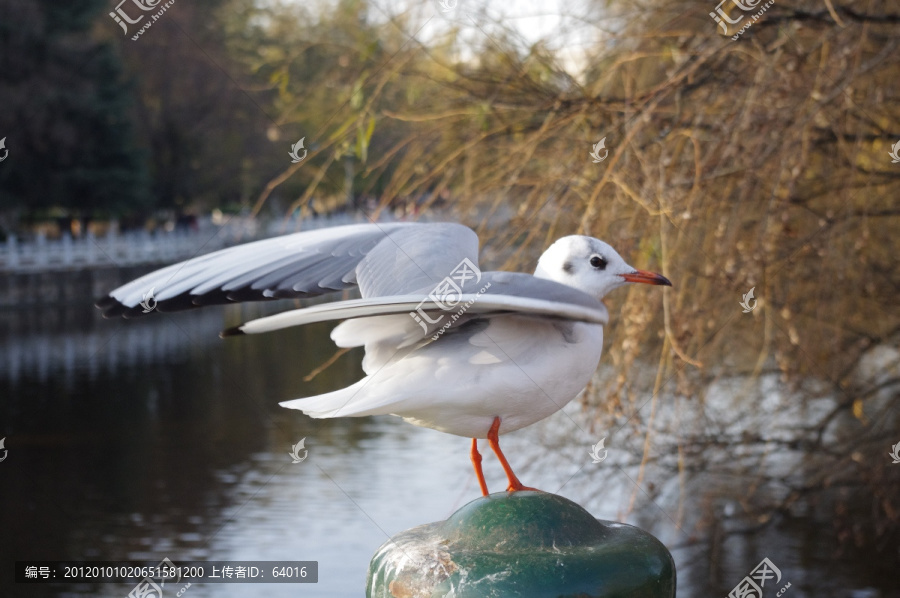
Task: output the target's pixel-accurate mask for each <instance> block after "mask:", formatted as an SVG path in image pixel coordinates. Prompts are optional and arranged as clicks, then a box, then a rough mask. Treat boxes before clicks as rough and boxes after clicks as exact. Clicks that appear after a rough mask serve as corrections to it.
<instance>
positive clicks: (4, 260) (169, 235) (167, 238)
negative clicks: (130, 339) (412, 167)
mask: <svg viewBox="0 0 900 598" xmlns="http://www.w3.org/2000/svg"><path fill="white" fill-rule="evenodd" d="M367 221H368V220H367V218H366V217H365V216H364V215H363V214H359V213H352V214H340V215H334V216H324V217H321V218H315V219H312V218H310V219H308V220H304V221H302V222H300V223H299V225H298V224H297V222H296V221H287V222H286V221H283V220H277V221H273V222H272V223H271V224H270V225H269V226H268V227H266V228H265V230H262V227H259V226H258V223H257V222H256V221H253V220H245V219H234V220H233V221H231V222H230V223H229V224H228V225H227V226H224V227H217V226H215V225H212V224H210V223H209V221H208V220H201V221H200V222H199V225H200V226H199V229H198V230H195V231H192V230H187V231H181V230H177V231H172V232H165V231H158V232H155V233H149V232H146V231H131V232H126V233H117V232H111V233H110V234H108V235H104V236H102V237H95V236H93V235H91V234H87V235H85V236H83V237H81V238H78V239H73V238H72V237H71V236H69V235H63V237H62V238H61V239H59V240H49V239H47V238H46V237H44V236H42V235H38V236H37V237H36V238H35V239H34V240H29V241H20V240H18V239H17V238H16V237H15V236H9V237H8V238H7V240H6V243H5V244H4V243H0V273H13V272H52V271H57V270H78V269H86V268H104V267H123V266H136V265H142V264H167V263H174V262H179V261H182V260H186V259H190V258H192V257H194V256H197V255H203V254H205V253H209V252H211V251H215V250H217V249H222V248H223V247H228V246H231V245H236V244H239V243H244V242H247V241H252V240H255V239H258V238H262V237H266V236H275V235H279V234H286V233H291V232H296V231H301V230H311V229H318V228H328V227H332V226H340V225H342V224H352V223H358V222H367Z"/></svg>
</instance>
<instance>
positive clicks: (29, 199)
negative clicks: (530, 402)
mask: <svg viewBox="0 0 900 598" xmlns="http://www.w3.org/2000/svg"><path fill="white" fill-rule="evenodd" d="M116 2H117V0H69V1H68V2H57V1H55V0H0V140H2V141H0V438H3V439H4V446H3V448H2V449H0V459H2V460H0V530H2V533H0V538H2V541H0V588H3V590H2V594H3V595H4V596H81V595H91V596H125V595H127V594H128V592H129V590H130V589H131V588H130V587H128V586H124V585H77V584H53V585H41V586H25V585H21V584H20V585H16V584H12V583H10V582H11V579H12V573H11V568H12V564H13V563H14V562H15V561H16V560H25V559H44V560H49V559H75V560H151V561H154V562H158V561H160V560H162V559H163V558H169V559H170V560H172V561H174V562H178V561H180V560H204V559H210V560H226V559H246V560H317V561H318V562H319V582H318V584H316V585H314V586H313V585H300V586H297V585H286V586H261V585H253V586H243V585H242V586H237V585H235V586H228V585H195V586H192V587H191V588H189V589H188V590H187V592H186V593H185V595H189V596H196V597H197V598H200V597H203V596H316V597H335V598H337V597H344V596H359V595H362V594H363V588H364V584H365V571H366V567H367V565H368V561H369V559H370V558H371V556H372V554H374V552H375V550H376V549H377V547H378V546H379V545H380V544H381V543H383V542H384V541H386V540H387V539H388V538H389V537H390V536H391V535H393V534H395V533H397V532H399V531H401V530H404V529H407V528H409V527H413V526H415V525H419V524H422V523H427V522H431V521H437V520H440V519H444V518H446V517H447V516H448V515H449V514H450V513H452V512H453V511H454V510H455V509H457V508H459V507H460V506H462V505H463V504H465V503H467V502H468V501H470V500H472V499H474V498H476V497H477V496H478V493H479V492H478V487H477V484H476V482H475V479H474V475H473V474H472V472H471V466H470V464H469V461H468V454H467V450H468V442H467V441H466V440H465V439H462V438H456V437H452V436H446V435H443V434H440V433H437V432H434V431H432V430H426V429H420V428H415V427H412V426H409V425H408V424H405V423H403V422H402V421H399V420H396V419H394V418H390V417H378V418H361V419H345V420H315V421H314V420H311V419H309V418H307V417H305V416H303V415H301V414H300V413H298V412H287V411H286V410H284V409H281V408H280V407H278V405H277V403H278V401H282V400H286V399H291V398H296V397H301V396H308V395H313V394H316V393H320V392H326V391H328V390H333V389H336V388H339V387H342V386H344V385H347V384H349V383H351V382H353V381H355V380H357V379H358V378H359V377H361V375H362V372H361V369H360V367H359V361H360V358H361V354H360V353H359V352H358V351H350V352H347V353H338V352H336V349H335V347H334V346H333V344H332V343H331V341H330V339H329V338H328V334H329V331H330V327H329V326H327V325H314V326H310V327H307V328H304V329H295V330H288V331H282V332H279V333H275V334H272V335H266V336H264V337H262V338H260V337H239V338H236V339H227V341H225V340H221V339H219V338H218V337H217V333H218V331H219V330H221V329H223V328H225V327H227V326H232V325H235V324H237V323H239V322H241V321H243V320H247V319H250V318H252V317H256V316H258V315H261V314H265V313H274V312H277V311H280V310H283V309H287V308H290V307H293V306H294V305H295V304H296V305H306V304H309V302H308V301H303V302H285V301H281V302H274V303H265V304H250V305H240V306H227V307H211V308H205V309H203V310H200V311H194V312H188V313H179V314H154V316H153V317H148V318H143V319H140V320H127V321H126V320H103V319H102V318H101V317H100V316H99V312H98V311H97V310H95V309H94V308H93V307H92V304H93V302H94V301H95V300H97V299H98V298H99V297H101V296H102V295H104V294H105V293H107V292H108V291H109V290H111V289H112V288H115V287H116V286H118V285H120V284H122V283H124V282H127V281H128V280H131V279H133V278H135V277H137V276H139V275H141V274H143V273H145V272H149V271H151V270H153V269H155V268H157V267H159V266H161V265H164V264H167V263H174V262H176V261H180V260H185V259H189V258H191V257H193V256H196V255H199V254H203V253H207V252H209V251H212V250H215V249H220V248H223V247H228V246H232V245H234V244H238V243H243V242H247V241H251V240H254V239H260V238H264V237H267V236H272V235H277V234H283V233H289V232H294V231H299V230H308V229H312V228H321V227H325V226H335V225H340V224H347V223H351V222H370V221H375V222H378V221H392V220H452V221H459V222H462V223H464V224H467V225H469V226H471V227H473V228H474V229H476V230H477V231H478V233H479V235H480V236H481V239H482V256H481V262H482V268H483V269H522V270H525V271H531V270H532V269H533V268H534V266H535V261H536V258H537V256H539V255H540V253H541V252H542V251H543V250H544V249H545V248H546V247H547V246H548V245H549V244H550V243H551V242H552V241H553V240H555V239H556V238H558V237H560V236H564V235H567V234H589V235H592V236H596V237H599V238H602V239H604V240H605V241H607V242H609V243H610V244H611V245H612V246H613V247H615V248H616V249H617V250H618V251H619V253H621V254H622V255H623V256H624V257H625V259H626V260H627V261H629V263H631V264H632V265H634V266H636V267H638V268H644V269H650V270H654V271H659V272H662V273H664V274H665V275H666V276H667V277H668V278H670V279H671V280H672V281H673V283H674V287H673V288H672V289H666V290H665V291H664V292H655V290H654V289H650V292H648V289H647V288H628V289H623V290H620V291H617V292H616V293H613V294H612V295H611V296H610V297H608V298H607V299H606V303H607V305H608V307H609V309H610V314H611V319H610V320H611V321H610V325H609V326H608V327H607V329H606V331H605V337H606V343H605V347H604V353H605V354H604V357H603V359H602V361H601V365H600V368H599V369H598V372H597V375H596V377H595V380H594V382H593V383H592V384H591V386H590V387H589V388H588V389H587V391H586V392H585V393H584V394H583V395H582V396H580V397H579V398H578V399H577V400H576V401H573V402H572V403H571V404H569V405H568V406H567V407H566V408H565V409H564V410H563V411H562V412H560V413H558V414H556V415H555V416H553V417H551V418H549V419H547V420H545V421H544V422H541V423H539V424H537V425H535V426H532V427H531V428H527V429H524V430H520V431H518V432H516V433H513V434H511V435H509V436H507V437H505V438H506V440H505V444H504V448H505V450H506V453H507V455H508V456H509V458H510V460H511V463H512V465H513V466H514V467H515V468H516V470H517V472H518V473H519V474H520V477H521V478H522V479H523V482H524V483H526V484H528V485H531V486H536V487H539V488H542V489H544V490H547V491H550V492H556V493H558V494H561V495H563V496H566V497H568V498H571V499H572V500H575V501H576V502H578V503H580V504H582V505H583V506H585V508H587V509H588V510H590V511H591V513H593V514H594V515H595V516H597V517H600V518H603V519H611V520H619V521H625V522H628V523H632V524H634V525H638V526H640V527H642V528H644V529H647V530H648V531H650V532H652V533H654V534H655V535H657V536H658V537H659V538H660V539H661V540H663V542H664V543H665V544H666V546H667V547H668V548H669V549H670V551H671V552H672V554H673V556H674V557H675V560H676V564H677V566H678V575H679V595H680V596H725V595H728V593H729V591H731V589H732V588H734V587H735V586H736V585H737V584H738V583H739V582H740V581H741V580H742V579H743V577H744V576H745V575H748V574H749V573H750V571H751V570H753V569H754V568H755V567H756V566H757V564H758V563H759V562H760V561H762V559H763V558H768V559H769V560H770V561H771V562H772V563H773V564H774V565H775V566H777V567H778V569H779V570H780V573H781V578H780V580H779V583H778V585H777V586H776V587H769V586H770V585H771V584H767V586H766V587H765V592H764V595H765V596H766V597H769V596H774V595H775V594H776V592H777V591H778V590H780V589H781V588H782V587H783V586H784V585H786V584H788V583H790V588H789V589H788V590H787V591H786V593H784V594H783V595H787V596H793V597H797V598H799V597H801V596H802V597H812V596H816V597H817V598H831V597H834V598H838V597H840V598H887V597H896V596H900V581H898V580H897V575H896V571H897V566H898V565H900V455H898V452H900V407H898V404H900V401H898V397H900V350H898V347H900V310H898V309H897V305H898V301H897V296H898V294H900V269H898V267H897V255H898V253H900V202H898V199H897V198H898V196H900V51H898V50H900V7H898V5H897V3H896V2H887V1H877V0H875V1H870V2H865V3H852V2H849V1H845V0H823V1H812V0H809V1H805V0H797V1H792V2H790V3H788V2H782V0H776V1H775V2H774V3H772V2H767V3H764V2H761V1H760V0H744V1H743V2H740V3H739V2H737V1H736V0H725V1H724V2H721V3H719V4H718V5H716V4H715V1H714V0H703V1H687V2H678V1H676V2H659V1H656V0H646V1H642V2H620V1H616V0H607V1H592V0H581V1H578V2H562V1H561V0H560V1H555V2H554V1H551V2H540V3H538V2H536V1H528V2H525V1H522V2H511V3H503V4H501V3H490V2H484V1H482V2H478V1H476V0H441V1H438V0H434V1H422V0H420V1H418V2H412V1H409V2H393V3H386V2H377V1H376V2H370V1H364V0H337V1H331V2H328V1H325V2H298V1H288V0H281V1H267V0H175V1H174V2H171V0H170V1H169V2H163V1H162V0H143V1H140V0H127V1H126V2H122V3H119V4H117V3H116ZM744 8H747V9H748V10H744ZM748 25H749V27H748ZM302 438H305V446H306V448H307V449H308V451H309V454H308V459H307V460H305V461H304V462H303V463H299V464H295V463H291V457H290V456H289V452H290V451H291V447H292V446H293V445H295V444H296V443H297V442H298V441H299V440H301V439H302ZM601 439H604V442H605V448H606V450H608V458H606V459H605V460H603V461H602V462H601V463H593V462H592V461H593V459H592V457H591V455H590V452H591V449H592V447H593V446H594V445H596V443H597V442H598V441H600V440H601ZM892 454H893V455H894V456H892ZM4 455H5V457H4ZM485 463H486V475H487V479H488V484H489V486H490V487H491V488H492V489H494V490H500V489H501V488H503V487H504V486H505V483H504V477H503V475H502V472H501V470H500V468H499V467H497V464H496V462H495V461H494V460H493V459H492V458H490V457H488V458H486V461H485Z"/></svg>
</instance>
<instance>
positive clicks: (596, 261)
mask: <svg viewBox="0 0 900 598" xmlns="http://www.w3.org/2000/svg"><path fill="white" fill-rule="evenodd" d="M591 266H593V267H594V268H597V269H598V270H603V269H604V268H606V260H605V259H603V256H602V255H592V256H591Z"/></svg>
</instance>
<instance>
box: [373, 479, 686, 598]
mask: <svg viewBox="0 0 900 598" xmlns="http://www.w3.org/2000/svg"><path fill="white" fill-rule="evenodd" d="M366 596H367V597H368V598H443V597H447V598H450V597H452V598H507V597H509V598H512V597H523V598H524V597H527V598H626V597H627V598H674V596H675V563H674V562H673V561H672V555H670V554H669V551H668V550H666V547H665V546H663V545H662V543H661V542H660V541H659V540H657V539H656V538H654V537H653V536H651V535H650V534H648V533H647V532H645V531H643V530H640V529H638V528H636V527H633V526H631V525H626V524H624V523H615V522H611V521H600V520H597V519H594V518H593V517H592V516H591V514H590V513H588V512H587V511H585V510H584V509H583V508H581V507H580V506H578V505H577V504H575V503H574V502H572V501H570V500H568V499H566V498H563V497H561V496H557V495H555V494H547V493H544V492H515V493H507V492H503V493H497V494H491V495H490V496H486V497H482V498H479V499H477V500H474V501H472V502H470V503H469V504H467V505H466V506H464V507H463V508H461V509H460V510H459V511H457V512H456V513H454V514H453V515H451V516H450V518H449V519H448V520H446V521H441V522H438V523H429V524H426V525H420V526H419V527H415V528H413V529H410V530H406V531H405V532H401V533H399V534H397V535H396V536H394V537H393V538H391V539H390V540H388V541H387V542H385V543H384V544H383V545H382V546H381V548H379V549H378V552H376V553H375V556H374V557H373V558H372V562H371V564H370V565H369V574H368V579H367V582H366Z"/></svg>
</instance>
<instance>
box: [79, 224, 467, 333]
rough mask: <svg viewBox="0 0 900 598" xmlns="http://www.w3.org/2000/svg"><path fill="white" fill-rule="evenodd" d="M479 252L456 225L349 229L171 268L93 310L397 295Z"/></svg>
mask: <svg viewBox="0 0 900 598" xmlns="http://www.w3.org/2000/svg"><path fill="white" fill-rule="evenodd" d="M435 243H439V244H440V245H435ZM436 250H437V251H436ZM435 253H437V254H438V255H434V254H435ZM477 253H478V238H477V236H476V235H475V233H474V232H472V231H471V230H470V229H468V228H467V227H465V226H462V225H459V224H448V223H434V224H419V223H389V224H354V225H349V226H340V227H334V228H329V229H322V230H316V231H308V232H301V233H294V234H291V235H284V236H281V237H275V238H272V239H265V240H262V241H256V242H253V243H247V244H245V245H239V246H237V247H230V248H228V249H223V250H220V251H216V252H213V253H210V254H207V255H203V256H199V257H196V258H193V259H190V260H187V261H185V262H181V263H178V264H173V265H171V266H168V267H166V268H162V269H160V270H157V271H155V272H151V273H150V274H147V275H146V276H142V277H141V278H139V279H137V280H134V281H132V282H129V283H128V284H125V285H123V286H121V287H119V288H118V289H115V290H114V291H112V292H111V293H109V295H107V296H106V297H103V298H102V299H100V300H99V301H98V302H97V307H98V308H100V309H101V310H102V311H103V315H104V316H105V317H115V316H119V315H122V316H125V317H134V316H141V315H144V313H143V311H144V310H143V308H142V307H141V306H140V303H141V301H142V300H143V298H144V295H145V294H146V293H147V292H148V291H150V289H151V288H152V289H153V290H154V295H153V299H154V300H155V301H156V308H157V309H156V310H154V311H157V310H158V311H164V312H165V311H178V310H183V309H190V308H194V307H200V306H203V305H212V304H221V303H233V302H238V301H260V300H265V299H277V298H291V297H311V296H315V295H322V294H325V293H330V292H333V291H339V290H342V289H346V288H350V287H353V286H355V285H356V284H359V285H360V290H361V292H362V294H363V296H369V297H371V296H378V295H383V294H390V295H397V294H403V293H404V292H406V291H407V290H408V289H410V288H417V287H420V286H426V285H427V284H430V283H431V282H432V281H438V280H440V279H441V278H442V277H444V276H446V275H447V274H449V273H450V272H451V271H452V269H453V267H454V266H455V265H456V264H458V263H459V262H460V261H461V260H462V259H463V257H467V258H468V259H469V260H471V261H472V262H473V263H477ZM358 281H359V282H358Z"/></svg>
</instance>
